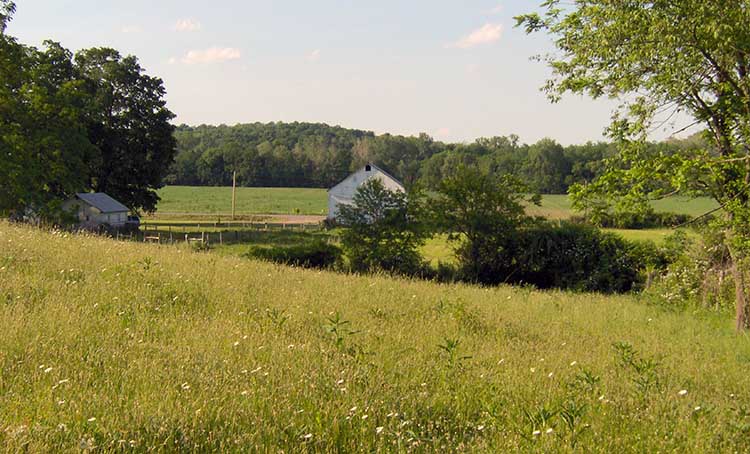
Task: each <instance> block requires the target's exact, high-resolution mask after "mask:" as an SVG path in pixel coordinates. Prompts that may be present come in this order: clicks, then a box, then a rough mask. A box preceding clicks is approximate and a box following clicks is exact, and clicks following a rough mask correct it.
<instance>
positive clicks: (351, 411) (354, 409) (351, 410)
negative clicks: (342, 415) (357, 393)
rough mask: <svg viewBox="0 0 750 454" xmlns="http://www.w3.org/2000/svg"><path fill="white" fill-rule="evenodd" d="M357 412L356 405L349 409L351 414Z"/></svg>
mask: <svg viewBox="0 0 750 454" xmlns="http://www.w3.org/2000/svg"><path fill="white" fill-rule="evenodd" d="M355 411H357V406H356V405H355V406H353V407H352V408H350V409H349V413H354V412H355Z"/></svg>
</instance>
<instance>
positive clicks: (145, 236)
mask: <svg viewBox="0 0 750 454" xmlns="http://www.w3.org/2000/svg"><path fill="white" fill-rule="evenodd" d="M233 225H234V226H237V227H239V226H242V227H243V228H242V229H236V230H229V229H223V228H219V229H218V230H215V231H211V230H208V229H209V228H217V227H214V224H213V223H211V224H206V223H190V224H188V223H183V224H180V225H171V224H170V225H166V224H144V225H142V226H141V227H142V228H141V230H139V231H138V232H135V233H131V234H128V235H123V234H118V235H117V238H118V239H130V240H133V241H143V242H151V243H158V244H174V243H178V242H185V243H189V244H192V243H197V244H200V245H210V244H224V243H229V244H232V243H242V242H245V241H251V240H257V238H258V234H259V233H262V232H290V233H292V232H301V233H303V232H317V231H321V230H322V229H323V225H322V224H290V223H271V222H258V223H255V222H246V223H233ZM221 227H227V225H226V224H221Z"/></svg>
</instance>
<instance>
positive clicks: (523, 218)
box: [430, 167, 540, 284]
mask: <svg viewBox="0 0 750 454" xmlns="http://www.w3.org/2000/svg"><path fill="white" fill-rule="evenodd" d="M527 190H528V188H527V186H526V185H524V184H523V183H522V182H521V181H520V180H519V179H518V178H516V177H514V176H512V175H507V174H504V175H497V174H495V173H489V172H486V171H481V170H479V169H477V168H468V167H460V168H459V169H458V170H457V171H456V172H455V174H454V175H453V176H450V177H448V178H446V179H445V180H443V181H442V182H441V184H440V187H439V189H438V192H437V194H436V196H435V198H434V199H433V200H431V201H430V207H431V211H432V214H433V216H432V217H433V221H434V225H435V226H436V228H437V229H438V230H440V231H442V232H445V233H447V234H448V237H449V240H451V241H452V242H454V243H457V245H458V246H457V250H456V252H457V257H458V259H459V262H460V265H461V270H462V274H463V277H464V278H465V279H468V280H471V281H476V282H482V283H487V284H497V283H499V282H503V281H504V280H506V279H507V277H508V270H512V269H513V268H514V260H516V258H517V257H519V256H520V255H521V254H520V251H519V250H518V247H519V243H518V242H517V241H516V239H517V236H518V233H519V231H520V230H521V229H523V228H524V227H528V226H530V225H532V224H533V223H534V221H535V220H534V219H532V218H531V217H529V216H527V215H526V212H525V208H524V205H525V204H526V203H534V204H539V203H540V197H539V196H538V195H531V196H530V195H527V193H526V192H527Z"/></svg>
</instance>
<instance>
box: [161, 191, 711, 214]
mask: <svg viewBox="0 0 750 454" xmlns="http://www.w3.org/2000/svg"><path fill="white" fill-rule="evenodd" d="M159 196H160V197H161V198H162V200H161V201H160V202H159V205H158V207H157V213H156V218H157V219H178V220H179V219H184V218H186V217H187V218H189V217H191V216H196V215H207V216H215V215H222V216H228V215H229V214H231V212H232V188H228V187H189V186H167V187H165V188H163V189H161V190H160V191H159ZM327 197H328V196H327V193H326V190H325V189H309V188H237V209H236V211H237V214H239V215H243V216H249V215H258V214H297V210H299V214H307V215H325V214H326V213H327V203H328V202H327V200H328V199H327ZM715 206H716V204H715V202H713V201H712V200H711V199H708V198H698V199H693V200H690V199H686V198H684V197H672V198H670V199H666V200H660V201H656V202H654V208H656V209H657V210H658V211H669V212H674V213H686V214H691V215H694V216H698V215H701V214H703V213H705V212H707V211H709V210H711V209H712V208H714V207H715ZM529 212H530V213H532V214H535V215H539V216H544V217H547V218H549V219H566V218H569V217H570V216H571V215H572V213H573V212H572V210H571V208H570V200H569V199H568V196H567V195H565V194H561V195H545V196H543V197H542V206H541V207H531V208H530V209H529Z"/></svg>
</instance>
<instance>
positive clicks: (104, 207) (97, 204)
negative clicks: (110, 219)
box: [76, 192, 129, 213]
mask: <svg viewBox="0 0 750 454" xmlns="http://www.w3.org/2000/svg"><path fill="white" fill-rule="evenodd" d="M76 197H78V198H79V199H81V200H83V201H84V202H86V203H88V204H89V205H91V206H93V207H94V208H96V209H98V210H99V211H101V212H102V213H118V212H121V211H125V212H127V211H129V210H128V207H126V206H125V205H123V204H122V203H120V202H118V201H117V200H115V199H113V198H112V197H110V196H108V195H107V194H105V193H103V192H79V193H78V194H76Z"/></svg>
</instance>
